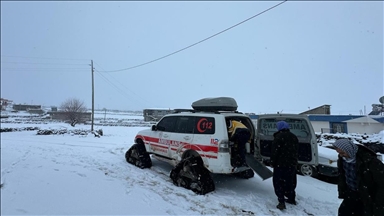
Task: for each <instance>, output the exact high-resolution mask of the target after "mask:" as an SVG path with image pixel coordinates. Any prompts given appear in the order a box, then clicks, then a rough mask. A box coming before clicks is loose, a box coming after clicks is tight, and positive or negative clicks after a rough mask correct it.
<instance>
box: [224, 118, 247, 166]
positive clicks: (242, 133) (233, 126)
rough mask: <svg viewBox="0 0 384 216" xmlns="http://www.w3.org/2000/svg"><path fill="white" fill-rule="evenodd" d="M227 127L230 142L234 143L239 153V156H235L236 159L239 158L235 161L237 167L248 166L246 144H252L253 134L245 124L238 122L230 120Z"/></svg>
mask: <svg viewBox="0 0 384 216" xmlns="http://www.w3.org/2000/svg"><path fill="white" fill-rule="evenodd" d="M227 126H228V134H229V141H232V142H234V145H235V150H236V153H237V155H234V157H235V158H236V157H237V159H236V160H235V166H236V167H242V166H247V163H246V160H245V144H246V143H247V142H249V143H250V142H251V141H250V138H251V132H250V131H249V129H248V128H247V127H246V126H245V125H244V124H243V123H241V122H240V121H237V120H229V121H228V122H227Z"/></svg>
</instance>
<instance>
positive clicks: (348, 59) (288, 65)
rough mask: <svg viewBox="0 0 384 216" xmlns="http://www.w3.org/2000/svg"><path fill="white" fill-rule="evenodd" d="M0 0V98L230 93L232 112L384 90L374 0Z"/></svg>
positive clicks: (128, 99)
mask: <svg viewBox="0 0 384 216" xmlns="http://www.w3.org/2000/svg"><path fill="white" fill-rule="evenodd" d="M280 2H281V1H274V2H272V1H266V2H259V1H257V2H256V1H255V2H250V1H249V2H248V1H246V2H234V1H233V2H231V1H224V2H218V1H215V2H205V1H198V2H193V1H181V2H172V1H169V2H161V1H160V2H153V1H152V2H150V1H140V2H133V1H117V2H101V1H100V2H86V1H85V2H72V1H65V2H56V1H52V2H20V1H16V2H12V1H9V2H4V1H1V97H2V98H6V99H10V100H13V101H14V102H15V103H33V104H41V105H44V106H51V105H56V106H58V105H60V103H62V102H63V101H64V100H65V99H67V98H72V97H75V98H78V99H80V100H83V101H84V102H85V104H86V105H87V107H88V108H90V107H91V101H92V100H91V89H92V87H91V67H90V65H89V64H90V63H91V60H93V61H94V68H95V108H96V109H98V108H100V109H102V108H104V107H105V108H107V109H124V110H127V109H129V110H141V109H144V108H191V104H192V102H193V101H195V100H198V99H201V98H205V97H219V96H227V97H233V98H235V99H236V101H237V103H238V106H239V108H238V110H239V111H243V112H254V113H257V114H259V113H275V112H277V111H283V113H299V112H303V111H306V110H308V108H315V107H317V106H320V105H323V104H329V105H331V112H332V114H359V113H360V111H362V112H364V107H366V110H367V113H369V112H370V111H371V105H372V104H377V103H379V98H380V97H381V96H383V95H384V88H383V83H384V77H383V61H384V59H383V2H381V1H372V2H363V1H351V2H331V1H325V2H320V1H314V2H310V1H292V2H290V1H288V2H285V3H284V4H282V5H280V6H278V7H276V8H274V9H272V10H270V11H268V12H266V13H264V14H262V15H260V16H257V17H255V18H253V19H251V20H249V21H247V22H245V23H243V24H241V25H238V26H236V27H234V28H232V29H230V30H228V31H225V32H223V33H222V34H219V35H217V36H215V37H213V38H211V39H209V40H206V41H204V42H202V43H200V44H197V45H196V46H193V47H191V48H188V49H186V50H183V51H182V52H179V53H176V54H175V55H171V56H169V57H167V58H164V59H161V60H159V61H155V62H153V63H150V64H147V65H144V66H141V67H137V68H134V69H131V70H123V71H118V72H103V71H113V70H120V69H125V68H129V67H133V66H136V65H140V64H143V63H146V62H149V61H152V60H155V59H157V58H160V57H163V56H165V55H168V54H170V53H173V52H175V51H177V50H180V49H182V48H185V47H187V46H190V45H192V44H194V43H196V42H198V41H201V40H203V39H205V38H208V37H210V36H212V35H214V34H216V33H218V32H220V31H223V30H225V29H227V28H229V27H231V26H233V25H235V24H237V23H240V22H241V21H244V20H246V19H248V18H250V17H252V16H254V15H256V14H258V13H260V12H262V11H264V10H266V9H268V8H270V7H272V6H274V5H276V4H278V3H280Z"/></svg>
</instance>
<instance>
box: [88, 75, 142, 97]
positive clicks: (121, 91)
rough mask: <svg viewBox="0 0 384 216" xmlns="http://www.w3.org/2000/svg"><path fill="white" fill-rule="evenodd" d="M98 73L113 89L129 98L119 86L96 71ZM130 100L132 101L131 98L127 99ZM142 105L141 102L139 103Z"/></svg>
mask: <svg viewBox="0 0 384 216" xmlns="http://www.w3.org/2000/svg"><path fill="white" fill-rule="evenodd" d="M95 71H96V72H97V74H98V75H100V76H101V78H102V79H104V80H105V81H106V82H107V83H109V84H111V85H112V86H113V87H115V88H116V89H117V90H118V91H119V92H120V93H121V94H122V95H124V96H128V95H127V94H126V92H124V91H123V90H121V89H120V88H119V87H118V86H116V85H115V84H114V83H113V82H111V81H110V80H109V79H108V78H107V77H105V76H104V75H103V74H102V73H100V72H99V71H97V70H95ZM127 98H128V99H131V98H129V96H128V97H127ZM138 102H139V103H140V101H138Z"/></svg>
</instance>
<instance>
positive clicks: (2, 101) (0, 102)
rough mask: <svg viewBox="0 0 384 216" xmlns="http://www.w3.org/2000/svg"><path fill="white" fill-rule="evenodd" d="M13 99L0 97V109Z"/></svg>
mask: <svg viewBox="0 0 384 216" xmlns="http://www.w3.org/2000/svg"><path fill="white" fill-rule="evenodd" d="M12 102H13V101H11V100H8V99H5V98H0V109H1V110H5V109H6V108H7V106H8V105H9V104H10V103H12Z"/></svg>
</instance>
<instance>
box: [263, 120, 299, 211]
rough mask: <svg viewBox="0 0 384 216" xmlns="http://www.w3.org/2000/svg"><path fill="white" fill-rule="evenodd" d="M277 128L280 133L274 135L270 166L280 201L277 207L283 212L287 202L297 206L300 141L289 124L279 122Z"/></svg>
mask: <svg viewBox="0 0 384 216" xmlns="http://www.w3.org/2000/svg"><path fill="white" fill-rule="evenodd" d="M276 126H277V130H278V131H277V132H276V133H274V134H273V136H274V140H273V142H272V148H271V161H270V164H271V167H272V168H273V187H274V189H275V194H276V196H277V199H278V201H279V204H278V205H277V206H276V207H277V208H278V209H280V210H283V209H285V208H286V207H285V202H287V203H289V204H293V205H296V200H295V199H296V192H295V189H296V185H297V177H296V167H297V164H298V145H299V140H298V139H297V137H296V135H295V134H293V133H292V132H291V131H290V130H289V125H288V123H287V122H285V121H279V122H277V123H276ZM284 196H286V197H287V199H285V198H284Z"/></svg>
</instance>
